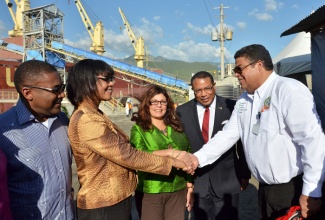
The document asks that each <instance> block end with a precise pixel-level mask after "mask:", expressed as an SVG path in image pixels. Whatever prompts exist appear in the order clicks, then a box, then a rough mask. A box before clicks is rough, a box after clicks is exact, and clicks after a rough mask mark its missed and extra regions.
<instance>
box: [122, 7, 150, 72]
mask: <svg viewBox="0 0 325 220" xmlns="http://www.w3.org/2000/svg"><path fill="white" fill-rule="evenodd" d="M119 11H120V14H121V16H122V20H123V22H124V26H125V29H126V31H127V32H128V36H129V38H130V40H131V43H132V46H133V48H134V50H135V55H134V59H135V61H136V62H137V66H138V67H141V68H143V61H144V60H145V49H144V40H143V38H142V37H141V36H140V37H139V38H138V39H137V38H136V36H135V34H134V32H133V30H132V28H131V25H130V23H129V22H128V20H127V18H126V17H125V15H124V13H123V11H122V10H121V8H119Z"/></svg>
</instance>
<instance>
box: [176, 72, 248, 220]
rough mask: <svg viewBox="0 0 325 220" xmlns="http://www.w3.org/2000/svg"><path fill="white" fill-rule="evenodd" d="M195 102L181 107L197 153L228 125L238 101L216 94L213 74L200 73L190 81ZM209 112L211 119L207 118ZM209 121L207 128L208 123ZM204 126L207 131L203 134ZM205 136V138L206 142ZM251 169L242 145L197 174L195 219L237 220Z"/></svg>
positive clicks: (192, 101) (190, 138)
mask: <svg viewBox="0 0 325 220" xmlns="http://www.w3.org/2000/svg"><path fill="white" fill-rule="evenodd" d="M191 85H192V90H193V91H194V95H195V99H193V100H191V101H189V102H187V103H185V104H183V105H180V106H179V107H178V108H177V113H178V115H179V116H180V118H181V120H182V122H183V125H184V128H185V133H186V135H187V137H188V139H189V141H190V144H191V147H192V151H193V153H195V152H196V151H198V150H199V149H200V148H201V147H202V146H203V145H204V144H205V143H206V142H207V141H208V140H209V139H210V138H211V137H213V135H214V134H216V133H217V132H218V131H219V130H221V129H222V127H223V126H224V124H226V123H227V121H228V119H229V118H230V115H231V113H232V111H233V109H234V105H235V101H233V100H230V99H226V98H223V97H220V96H218V95H216V90H215V83H214V80H213V77H212V75H211V74H210V73H208V72H205V71H200V72H198V73H196V74H195V75H193V77H192V79H191ZM205 111H208V112H209V113H208V114H209V116H208V117H207V118H208V119H204V118H205V117H206V116H205ZM207 121H208V125H204V124H206V123H207ZM202 126H203V127H208V129H207V128H205V129H203V130H208V131H206V132H205V133H206V134H202ZM204 136H206V137H205V139H204ZM249 178H250V172H249V170H248V167H247V164H246V160H245V156H244V153H243V150H242V145H241V142H238V143H237V147H236V145H234V146H233V147H232V148H231V149H230V150H228V152H226V153H225V154H224V155H223V156H222V157H220V158H219V159H218V160H217V161H216V162H214V163H213V164H211V165H209V166H206V167H204V168H198V169H197V170H196V171H195V185H194V187H195V189H194V192H195V194H194V196H195V200H194V206H193V216H194V219H195V220H221V219H222V220H226V219H227V220H235V219H238V203H239V193H240V190H241V189H246V187H247V185H248V179H249Z"/></svg>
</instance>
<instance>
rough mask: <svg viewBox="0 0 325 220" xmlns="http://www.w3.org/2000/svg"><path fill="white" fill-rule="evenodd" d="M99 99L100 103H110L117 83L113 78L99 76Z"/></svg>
mask: <svg viewBox="0 0 325 220" xmlns="http://www.w3.org/2000/svg"><path fill="white" fill-rule="evenodd" d="M96 84H97V98H98V100H99V102H100V101H109V100H111V98H112V93H113V86H114V84H115V81H114V80H113V78H110V77H104V76H102V75H99V76H98V77H97V83H96Z"/></svg>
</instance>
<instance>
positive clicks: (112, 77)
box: [97, 76, 115, 83]
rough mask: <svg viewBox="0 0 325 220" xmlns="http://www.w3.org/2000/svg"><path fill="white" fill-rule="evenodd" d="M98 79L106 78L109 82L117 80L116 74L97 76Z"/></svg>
mask: <svg viewBox="0 0 325 220" xmlns="http://www.w3.org/2000/svg"><path fill="white" fill-rule="evenodd" d="M97 78H98V79H101V80H104V81H105V82H107V83H110V82H115V80H114V78H115V76H97Z"/></svg>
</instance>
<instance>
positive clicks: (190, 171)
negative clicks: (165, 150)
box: [173, 158, 194, 175]
mask: <svg viewBox="0 0 325 220" xmlns="http://www.w3.org/2000/svg"><path fill="white" fill-rule="evenodd" d="M173 167H175V168H178V169H182V170H183V171H185V172H187V173H188V174H191V175H194V169H193V167H192V166H187V165H186V164H185V163H184V162H183V161H181V160H178V159H175V158H173Z"/></svg>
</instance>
